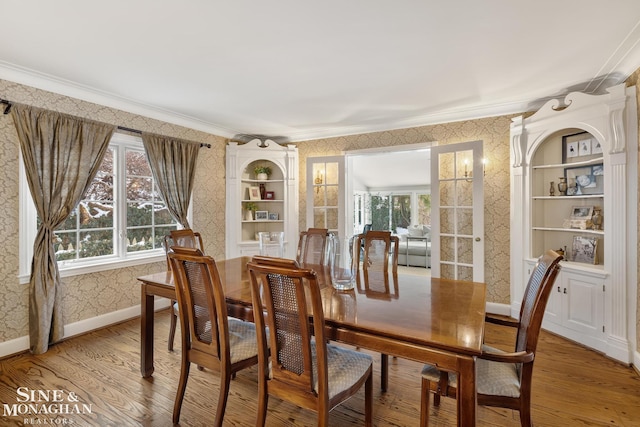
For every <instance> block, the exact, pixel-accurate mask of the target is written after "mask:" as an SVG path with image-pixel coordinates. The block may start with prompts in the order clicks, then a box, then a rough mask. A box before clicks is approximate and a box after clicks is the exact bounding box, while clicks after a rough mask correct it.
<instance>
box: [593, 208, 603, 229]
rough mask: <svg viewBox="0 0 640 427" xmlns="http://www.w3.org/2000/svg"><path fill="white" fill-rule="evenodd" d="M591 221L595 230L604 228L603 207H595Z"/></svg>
mask: <svg viewBox="0 0 640 427" xmlns="http://www.w3.org/2000/svg"><path fill="white" fill-rule="evenodd" d="M591 223H592V224H593V229H594V230H602V209H601V208H599V207H594V208H593V215H592V216H591Z"/></svg>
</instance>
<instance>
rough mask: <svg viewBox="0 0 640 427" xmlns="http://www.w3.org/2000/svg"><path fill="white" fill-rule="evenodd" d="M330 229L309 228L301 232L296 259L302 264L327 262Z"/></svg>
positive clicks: (322, 263)
mask: <svg viewBox="0 0 640 427" xmlns="http://www.w3.org/2000/svg"><path fill="white" fill-rule="evenodd" d="M328 237H329V233H328V229H326V228H309V229H308V230H307V231H302V232H300V238H299V240H298V252H297V255H296V260H297V261H298V263H300V264H317V265H324V264H326V262H327V259H326V258H327V257H326V255H327V242H328Z"/></svg>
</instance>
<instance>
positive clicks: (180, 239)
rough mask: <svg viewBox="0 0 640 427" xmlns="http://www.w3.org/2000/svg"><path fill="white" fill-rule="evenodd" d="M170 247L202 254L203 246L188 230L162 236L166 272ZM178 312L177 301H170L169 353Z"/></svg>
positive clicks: (195, 235)
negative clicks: (194, 249)
mask: <svg viewBox="0 0 640 427" xmlns="http://www.w3.org/2000/svg"><path fill="white" fill-rule="evenodd" d="M172 246H181V247H184V248H197V249H200V251H201V252H202V253H204V244H203V243H202V236H201V235H200V233H199V232H197V231H193V230H191V229H189V228H187V229H183V230H172V231H171V232H170V234H168V235H166V236H164V240H163V242H162V247H163V249H164V253H165V254H166V255H167V270H171V263H170V262H169V252H171V247H172ZM178 310H179V308H178V303H177V301H175V300H174V301H171V323H170V324H169V340H168V342H167V348H168V349H169V351H173V342H174V339H175V336H176V327H177V324H178Z"/></svg>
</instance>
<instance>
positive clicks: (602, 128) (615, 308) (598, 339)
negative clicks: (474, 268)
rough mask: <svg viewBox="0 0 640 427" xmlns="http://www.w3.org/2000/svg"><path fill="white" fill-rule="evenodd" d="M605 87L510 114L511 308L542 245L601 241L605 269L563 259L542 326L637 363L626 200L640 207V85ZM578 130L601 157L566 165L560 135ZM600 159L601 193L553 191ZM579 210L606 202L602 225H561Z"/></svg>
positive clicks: (633, 260)
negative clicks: (639, 88) (570, 171)
mask: <svg viewBox="0 0 640 427" xmlns="http://www.w3.org/2000/svg"><path fill="white" fill-rule="evenodd" d="M607 92H608V93H606V94H603V95H589V94H584V93H578V92H574V93H570V94H568V95H567V96H566V97H565V98H564V99H563V100H560V99H554V100H550V101H548V102H547V103H546V104H545V105H543V106H542V108H540V110H538V111H537V112H536V113H534V114H533V115H531V116H529V117H526V118H525V117H524V116H520V117H516V118H514V119H513V120H512V124H511V138H510V140H511V144H510V148H511V164H512V168H511V312H512V315H513V316H516V317H517V315H518V313H519V310H520V303H521V301H522V295H523V292H524V287H525V286H526V283H527V281H528V278H529V276H528V272H529V271H530V269H531V267H532V265H533V264H535V259H536V258H537V256H539V255H540V254H541V253H542V251H543V250H545V249H558V247H563V246H566V247H567V254H566V255H569V254H570V253H571V252H572V249H571V242H572V241H573V238H574V236H584V237H591V238H593V237H595V238H598V239H599V242H598V244H599V245H600V246H601V249H600V250H599V252H598V255H600V259H599V260H598V261H597V263H598V265H589V264H585V263H579V262H569V261H563V262H562V264H561V265H562V267H561V270H560V274H559V276H558V279H557V281H556V285H557V286H556V287H557V289H554V292H552V294H551V297H550V300H549V304H548V307H547V313H546V314H545V319H544V324H543V326H544V327H545V328H547V329H549V330H551V331H553V332H555V333H558V334H560V335H563V336H566V337H567V338H569V339H572V340H574V341H577V342H580V343H583V344H584V345H587V346H589V347H592V348H594V349H596V350H598V351H602V352H603V353H605V354H606V355H607V356H609V357H612V358H615V359H617V360H620V361H622V362H625V363H630V362H632V359H633V351H634V350H635V336H636V331H635V310H634V309H633V307H635V305H632V304H630V303H629V302H628V301H629V300H630V299H632V300H633V301H637V283H636V282H637V262H638V261H637V247H636V245H635V241H636V235H637V224H636V221H637V213H636V214H635V215H630V214H629V213H630V212H632V211H634V210H633V209H631V206H630V205H629V203H637V195H636V194H635V191H636V186H637V180H638V178H637V168H636V167H635V166H634V163H633V162H637V144H636V143H630V141H637V127H638V126H637V111H636V110H637V104H636V95H635V88H634V87H632V88H626V87H625V85H624V84H621V85H617V86H614V87H611V88H609V89H607ZM578 132H587V134H585V137H586V138H592V139H595V140H597V142H599V143H600V145H601V146H602V157H599V156H598V155H596V154H594V155H589V156H588V157H586V158H585V160H581V159H578V161H573V160H576V159H575V158H574V159H571V160H570V161H568V162H565V163H563V156H562V155H561V154H562V149H563V147H562V144H565V139H564V138H562V137H563V136H565V137H566V136H567V135H570V136H573V135H574V134H576V133H578ZM628 142H629V144H628ZM564 148H565V149H566V147H564ZM599 163H601V164H603V168H602V170H603V174H602V177H600V179H601V181H600V182H601V185H602V188H603V190H602V194H592V195H582V196H555V195H550V194H549V191H548V189H549V185H550V182H551V181H554V179H556V180H557V177H558V176H560V175H559V174H561V173H565V171H564V169H565V168H578V167H589V166H590V165H594V164H599ZM565 177H568V176H567V175H565ZM567 181H569V180H568V179H567ZM556 182H557V181H556ZM599 185H600V184H599ZM556 194H557V193H556ZM574 206H599V207H601V208H602V214H603V217H604V222H603V227H602V230H580V229H571V228H564V227H565V226H566V225H565V224H563V222H564V221H563V217H564V218H565V219H566V218H568V217H569V212H570V210H572V209H573V207H574Z"/></svg>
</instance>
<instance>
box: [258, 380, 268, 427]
mask: <svg viewBox="0 0 640 427" xmlns="http://www.w3.org/2000/svg"><path fill="white" fill-rule="evenodd" d="M265 375H266V374H262V373H261V374H260V376H259V377H258V413H257V419H256V427H264V424H265V422H266V421H267V406H268V404H269V394H268V393H267V378H266V377H265Z"/></svg>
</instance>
